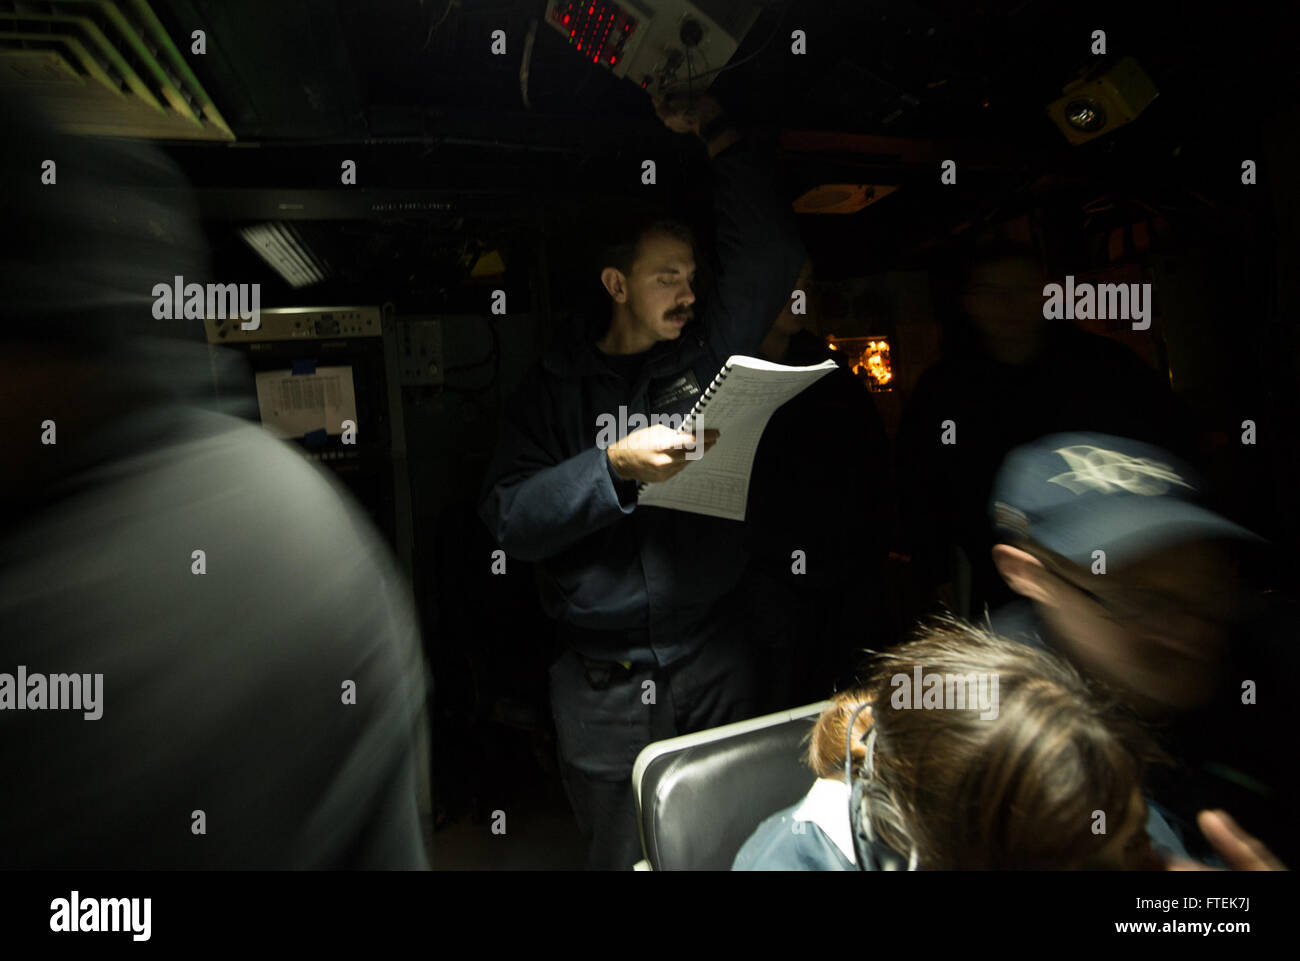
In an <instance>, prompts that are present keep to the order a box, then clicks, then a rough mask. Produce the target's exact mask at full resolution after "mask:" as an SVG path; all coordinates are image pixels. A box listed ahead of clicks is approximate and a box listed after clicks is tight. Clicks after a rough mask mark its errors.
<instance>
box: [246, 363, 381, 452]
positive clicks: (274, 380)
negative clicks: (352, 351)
mask: <svg viewBox="0 0 1300 961" xmlns="http://www.w3.org/2000/svg"><path fill="white" fill-rule="evenodd" d="M253 379H254V381H255V382H256V385H257V407H258V411H259V412H260V413H261V415H262V426H263V427H265V428H266V429H267V430H269V431H270V432H271V433H272V434H274V435H275V436H276V437H279V438H282V439H288V438H298V437H302V436H303V435H304V434H310V433H312V432H313V431H318V430H324V431H325V432H326V433H327V434H341V433H343V421H345V420H350V421H352V422H353V423H356V420H357V395H356V388H355V385H354V384H353V383H352V368H351V367H317V368H316V371H315V373H312V374H295V373H293V372H292V371H288V370H263V371H258V372H257V374H256V375H255V376H254V378H253Z"/></svg>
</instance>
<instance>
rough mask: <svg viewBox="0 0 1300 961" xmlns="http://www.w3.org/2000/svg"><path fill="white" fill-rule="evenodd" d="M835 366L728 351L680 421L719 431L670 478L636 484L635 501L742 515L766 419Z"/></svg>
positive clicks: (687, 429) (696, 511)
mask: <svg viewBox="0 0 1300 961" xmlns="http://www.w3.org/2000/svg"><path fill="white" fill-rule="evenodd" d="M834 369H835V361H833V360H825V361H823V362H822V363H820V364H817V365H815V366H813V367H786V366H785V365H784V364H774V363H772V362H770V361H766V360H759V359H758V358H757V357H743V356H740V355H733V356H732V357H728V358H727V362H726V363H725V364H723V365H722V370H720V371H718V375H717V376H716V377H714V378H713V382H712V383H710V384H709V386H708V389H707V390H705V391H704V393H703V394H701V395H700V399H699V400H698V401H696V404H695V407H694V408H692V409H691V412H690V414H689V415H687V417H686V420H685V421H684V422H683V423H682V431H683V432H685V433H689V432H691V431H692V430H707V429H713V430H717V431H719V436H718V441H717V443H716V444H714V445H713V446H712V447H711V448H709V451H708V453H706V454H704V455H703V456H702V457H701V458H700V459H699V460H693V461H689V462H688V463H687V465H686V468H685V469H684V470H682V471H681V472H680V473H678V474H677V475H676V476H675V477H673V478H672V479H671V480H667V481H664V482H663V483H659V484H641V485H640V487H639V488H638V489H637V490H638V493H637V503H638V504H644V505H646V506H649V507H667V508H671V509H673V510H679V511H689V512H691V513H693V514H708V515H710V516H713V517H725V518H728V519H730V520H736V521H743V520H744V519H745V504H746V502H747V501H748V500H749V475H750V472H751V471H752V469H753V466H754V452H755V451H756V450H758V442H759V440H760V439H761V438H762V436H763V429H764V428H765V427H767V422H768V420H769V419H770V418H771V417H772V414H773V412H774V411H775V410H776V409H777V408H778V407H780V406H781V405H782V404H784V403H785V402H786V401H788V400H789V399H790V398H792V397H794V396H795V395H796V394H798V393H799V392H800V391H802V390H804V389H805V388H807V387H810V386H812V385H813V384H815V383H816V382H817V381H818V380H820V379H821V378H822V377H825V376H826V375H827V374H829V373H830V372H831V371H833V370H834Z"/></svg>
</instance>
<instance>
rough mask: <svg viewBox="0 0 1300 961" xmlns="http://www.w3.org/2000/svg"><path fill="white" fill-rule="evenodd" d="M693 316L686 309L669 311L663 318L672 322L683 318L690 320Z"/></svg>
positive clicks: (687, 308) (690, 310)
mask: <svg viewBox="0 0 1300 961" xmlns="http://www.w3.org/2000/svg"><path fill="white" fill-rule="evenodd" d="M693 315H694V311H693V310H692V309H691V308H690V307H686V308H684V309H682V310H670V311H669V312H668V313H667V314H665V315H664V316H665V317H668V318H670V319H672V320H676V319H677V318H678V317H685V318H686V319H687V320H690V319H691V317H692V316H693Z"/></svg>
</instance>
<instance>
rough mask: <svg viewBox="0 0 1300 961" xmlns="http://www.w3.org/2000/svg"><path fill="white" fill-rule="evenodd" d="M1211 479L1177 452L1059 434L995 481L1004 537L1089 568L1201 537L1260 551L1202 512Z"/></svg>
mask: <svg viewBox="0 0 1300 961" xmlns="http://www.w3.org/2000/svg"><path fill="white" fill-rule="evenodd" d="M1205 496H1206V489H1205V483H1204V481H1203V480H1202V479H1201V478H1200V477H1199V476H1197V474H1196V473H1195V472H1194V471H1193V470H1192V469H1191V468H1190V467H1189V466H1188V465H1187V464H1186V463H1184V462H1182V461H1180V460H1179V459H1178V458H1176V457H1175V456H1174V455H1173V454H1170V453H1169V452H1168V451H1165V450H1162V449H1161V448H1159V447H1155V446H1153V445H1151V444H1146V443H1143V442H1141V441H1136V440H1130V439H1129V438H1126V437H1115V436H1112V435H1109V434H1094V433H1070V434H1053V435H1050V436H1048V437H1043V438H1040V439H1039V440H1037V441H1034V442H1033V443H1031V444H1026V445H1024V446H1023V447H1018V448H1016V449H1015V450H1013V451H1012V452H1011V453H1010V454H1008V455H1007V458H1006V459H1005V460H1004V461H1003V462H1002V467H1001V468H1000V469H999V471H998V475H997V479H996V480H995V481H994V484H993V498H992V503H991V505H990V512H991V517H992V522H993V528H994V531H995V532H996V534H997V536H998V537H1009V538H1010V539H1012V540H1028V541H1031V542H1033V543H1036V544H1039V545H1041V546H1042V547H1045V548H1047V549H1048V550H1049V551H1052V552H1054V553H1056V554H1059V555H1061V556H1062V557H1066V558H1068V559H1069V560H1071V561H1073V562H1075V563H1076V564H1079V565H1082V566H1087V565H1088V564H1089V563H1090V562H1091V560H1092V557H1093V552H1094V551H1096V550H1104V551H1105V552H1106V558H1107V561H1108V562H1109V563H1110V564H1123V563H1125V562H1127V561H1131V560H1134V559H1136V558H1139V557H1142V556H1143V555H1146V554H1150V553H1154V552H1155V551H1158V550H1161V549H1163V548H1166V547H1172V546H1175V545H1177V544H1181V543H1186V542H1189V541H1196V540H1218V539H1228V540H1234V541H1244V542H1249V543H1251V544H1255V545H1260V546H1262V545H1263V544H1264V543H1265V542H1264V541H1263V539H1262V538H1260V537H1259V536H1258V535H1256V534H1253V533H1251V532H1250V531H1248V530H1246V529H1245V528H1244V527H1241V526H1240V525H1238V524H1234V523H1233V522H1232V521H1229V520H1227V519H1226V518H1224V517H1221V516H1220V515H1218V514H1216V513H1214V512H1213V511H1211V510H1209V509H1208V508H1206V507H1205V506H1203V503H1204V499H1205Z"/></svg>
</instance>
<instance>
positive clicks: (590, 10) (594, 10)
mask: <svg viewBox="0 0 1300 961" xmlns="http://www.w3.org/2000/svg"><path fill="white" fill-rule="evenodd" d="M595 12H596V5H595V4H594V3H593V4H592V5H591V6H589V7H588V8H587V16H591V15H592V14H593V13H595Z"/></svg>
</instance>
